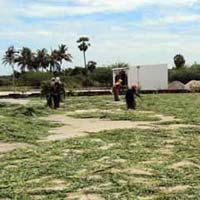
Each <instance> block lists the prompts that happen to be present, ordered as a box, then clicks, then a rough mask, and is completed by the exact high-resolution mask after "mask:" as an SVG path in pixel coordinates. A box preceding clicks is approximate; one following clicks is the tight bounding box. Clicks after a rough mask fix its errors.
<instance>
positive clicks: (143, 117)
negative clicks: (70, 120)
mask: <svg viewBox="0 0 200 200" xmlns="http://www.w3.org/2000/svg"><path fill="white" fill-rule="evenodd" d="M68 116H71V117H75V118H83V119H85V118H99V119H110V120H113V121H118V120H130V121H159V120H160V118H159V117H153V116H152V115H148V114H143V113H137V112H134V111H124V112H123V111H120V112H114V111H112V112H106V111H95V112H85V113H75V114H70V115H68Z"/></svg>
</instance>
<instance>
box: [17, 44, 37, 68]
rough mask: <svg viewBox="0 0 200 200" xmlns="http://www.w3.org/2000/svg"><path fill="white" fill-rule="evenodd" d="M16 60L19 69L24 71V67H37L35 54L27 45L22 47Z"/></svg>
mask: <svg viewBox="0 0 200 200" xmlns="http://www.w3.org/2000/svg"><path fill="white" fill-rule="evenodd" d="M16 62H17V64H18V66H20V69H21V71H25V70H26V69H27V70H33V69H35V68H37V67H36V59H35V54H34V53H33V52H32V51H31V49H29V48H27V47H23V48H22V50H21V51H20V55H19V56H18V58H17V60H16Z"/></svg>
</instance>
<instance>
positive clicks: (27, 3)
mask: <svg viewBox="0 0 200 200" xmlns="http://www.w3.org/2000/svg"><path fill="white" fill-rule="evenodd" d="M0 7H1V12H0V26H1V31H0V58H2V56H3V53H4V52H5V50H6V48H7V47H8V46H10V45H14V46H15V47H16V48H17V49H18V48H22V47H23V46H27V47H30V48H32V49H38V48H43V47H45V48H47V49H49V50H50V49H52V48H55V47H57V46H58V44H61V43H64V44H66V45H67V46H68V47H69V52H70V53H71V54H72V55H73V64H72V65H73V66H77V65H78V66H82V65H83V57H82V54H81V52H80V51H79V50H78V49H77V44H76V40H77V39H78V38H79V36H88V37H89V38H90V41H91V44H92V46H91V47H90V49H89V50H88V51H87V58H88V60H94V61H96V62H97V63H98V66H102V65H107V64H112V63H115V62H126V63H129V64H131V65H135V64H148V63H149V64H154V63H168V64H169V67H170V66H171V65H172V64H173V63H172V59H173V56H174V55H175V54H177V53H181V54H183V55H184V56H185V59H186V61H187V63H188V64H191V63H193V62H194V61H197V62H200V0H166V1H164V0H0ZM72 65H70V64H65V66H72ZM9 72H10V68H9V67H8V66H7V67H4V66H2V65H1V67H0V74H8V73H9Z"/></svg>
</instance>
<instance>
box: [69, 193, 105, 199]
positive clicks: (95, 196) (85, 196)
mask: <svg viewBox="0 0 200 200" xmlns="http://www.w3.org/2000/svg"><path fill="white" fill-rule="evenodd" d="M66 199H68V200H104V198H102V197H101V196H100V195H98V194H82V193H81V192H80V193H72V194H69V195H68V197H67V198H66Z"/></svg>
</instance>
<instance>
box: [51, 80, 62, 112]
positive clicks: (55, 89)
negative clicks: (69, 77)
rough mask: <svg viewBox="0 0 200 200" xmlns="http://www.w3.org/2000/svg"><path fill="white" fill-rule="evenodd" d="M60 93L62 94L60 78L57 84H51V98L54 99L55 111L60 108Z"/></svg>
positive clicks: (56, 81)
mask: <svg viewBox="0 0 200 200" xmlns="http://www.w3.org/2000/svg"><path fill="white" fill-rule="evenodd" d="M60 93H61V85H60V81H59V79H58V78H56V80H55V82H53V83H52V84H51V96H52V98H53V105H54V109H57V108H59V107H60Z"/></svg>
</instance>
